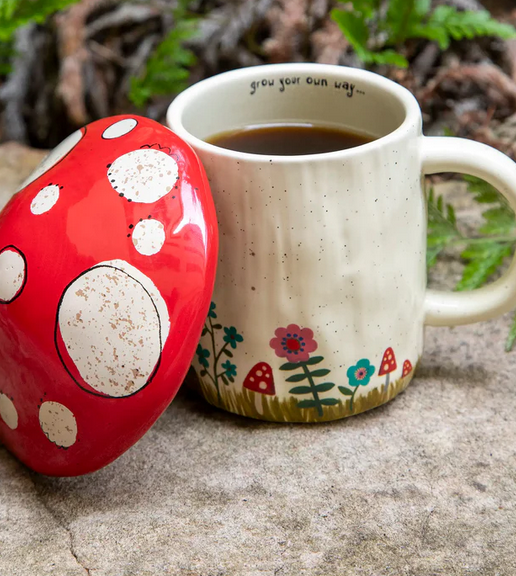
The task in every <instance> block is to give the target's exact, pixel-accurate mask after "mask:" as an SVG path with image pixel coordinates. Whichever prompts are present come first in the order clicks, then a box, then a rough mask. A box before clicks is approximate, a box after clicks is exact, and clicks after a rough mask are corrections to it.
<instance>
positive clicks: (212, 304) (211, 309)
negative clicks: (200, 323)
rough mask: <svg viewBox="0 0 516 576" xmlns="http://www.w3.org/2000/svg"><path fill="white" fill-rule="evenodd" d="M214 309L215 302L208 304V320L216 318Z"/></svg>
mask: <svg viewBox="0 0 516 576" xmlns="http://www.w3.org/2000/svg"><path fill="white" fill-rule="evenodd" d="M215 308H216V305H215V302H212V303H211V304H210V311H209V312H208V318H216V317H217V314H216V313H215Z"/></svg>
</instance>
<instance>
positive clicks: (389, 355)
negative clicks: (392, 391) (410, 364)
mask: <svg viewBox="0 0 516 576" xmlns="http://www.w3.org/2000/svg"><path fill="white" fill-rule="evenodd" d="M397 367H398V366H397V364H396V356H395V355H394V351H393V349H392V348H391V347H389V348H387V350H386V351H385V352H384V354H383V358H382V364H381V366H380V370H379V371H378V376H385V391H386V392H387V391H388V390H389V381H390V378H389V376H390V373H391V372H394V370H396V368H397Z"/></svg>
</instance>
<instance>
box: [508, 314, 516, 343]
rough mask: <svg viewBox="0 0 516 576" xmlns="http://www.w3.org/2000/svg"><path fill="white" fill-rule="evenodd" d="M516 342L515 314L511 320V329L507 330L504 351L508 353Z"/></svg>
mask: <svg viewBox="0 0 516 576" xmlns="http://www.w3.org/2000/svg"><path fill="white" fill-rule="evenodd" d="M514 342H516V314H514V316H513V319H512V324H511V327H510V328H509V334H508V335H507V340H506V341H505V351H506V352H510V351H511V350H512V348H513V346H514Z"/></svg>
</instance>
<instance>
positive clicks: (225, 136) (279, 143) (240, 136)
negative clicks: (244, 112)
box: [207, 124, 374, 156]
mask: <svg viewBox="0 0 516 576" xmlns="http://www.w3.org/2000/svg"><path fill="white" fill-rule="evenodd" d="M372 140H374V138H371V137H369V136H365V135H363V134H357V133H354V132H349V131H346V130H342V129H338V128H326V127H322V126H314V125H311V124H271V125H261V126H249V127H248V128H244V129H241V130H235V131H232V132H224V133H222V134H217V135H215V136H212V137H211V138H208V139H207V142H208V143H209V144H214V145H215V146H219V147H220V148H227V149H228V150H234V151H236V152H247V153H250V154H267V155H273V156H298V155H301V154H323V153H325V152H336V151H338V150H347V149H348V148H354V147H355V146H361V145H362V144H367V143H368V142H371V141H372Z"/></svg>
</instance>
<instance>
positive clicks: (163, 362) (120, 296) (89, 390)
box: [0, 116, 217, 476]
mask: <svg viewBox="0 0 516 576" xmlns="http://www.w3.org/2000/svg"><path fill="white" fill-rule="evenodd" d="M216 255H217V229H216V216H215V210H214V207H213V202H212V198H211V194H210V191H209V186H208V182H207V179H206V176H205V173H204V170H203V168H202V166H201V164H200V161H199V159H198V158H197V156H196V155H195V153H194V152H193V150H192V149H191V148H190V147H189V146H187V145H186V144H184V143H183V142H182V141H181V140H180V139H179V138H178V137H177V136H176V135H175V134H174V133H173V132H172V131H171V130H169V129H168V128H165V127H164V126H162V125H160V124H158V123H157V122H154V121H152V120H149V119H146V118H141V117H137V116H119V117H115V118H106V119H103V120H99V121H97V122H94V123H92V124H90V125H88V126H86V127H85V128H82V129H81V130H78V131H77V132H75V133H74V134H72V135H71V136H70V137H69V138H67V139H66V140H65V141H64V142H63V143H61V144H60V145H59V146H58V147H57V148H56V149H55V150H54V151H53V152H52V153H51V154H50V155H49V156H48V157H47V158H46V159H45V160H44V161H43V163H42V164H41V165H40V166H39V167H38V168H37V169H36V171H35V172H34V173H33V174H32V175H31V177H30V178H29V179H28V180H27V181H26V182H25V183H24V186H23V188H22V190H21V191H20V192H18V193H17V194H16V195H15V196H14V197H13V198H12V199H11V201H10V202H9V203H8V204H7V206H6V207H5V208H4V210H3V211H2V212H1V213H0V443H3V444H5V445H6V446H7V448H8V449H9V450H11V452H13V453H14V454H15V455H16V456H17V457H18V458H19V459H20V460H22V461H23V462H24V463H25V464H26V465H27V466H29V467H30V468H32V469H34V470H36V471H38V472H41V473H44V474H50V475H61V476H71V475H78V474H84V473H87V472H92V471H94V470H97V469H99V468H101V467H102V466H105V465H106V464H108V463H109V462H111V461H113V460H114V459H115V458H117V457H118V456H120V455H121V454H122V453H123V452H124V451H125V450H127V449H128V448H129V447H130V446H131V445H133V444H134V443H135V442H136V441H137V440H138V439H139V438H140V437H141V436H142V435H143V434H144V433H145V432H146V430H147V429H148V428H149V427H150V426H151V425H152V424H153V423H154V421H155V420H156V419H157V418H158V416H159V415H160V414H161V413H162V412H163V410H164V409H165V408H166V407H167V406H168V404H169V403H170V401H171V400H172V398H173V397H174V396H175V394H176V392H177V390H178V388H179V386H180V384H181V382H182V380H183V378H184V376H185V374H186V372H187V370H188V368H189V366H190V361H191V359H192V356H193V355H194V352H195V348H196V346H197V343H198V340H199V337H200V334H201V330H202V327H203V324H204V320H205V317H206V314H207V312H208V308H209V305H210V298H211V292H212V289H213V283H214V278H215V266H216V259H217V258H216Z"/></svg>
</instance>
